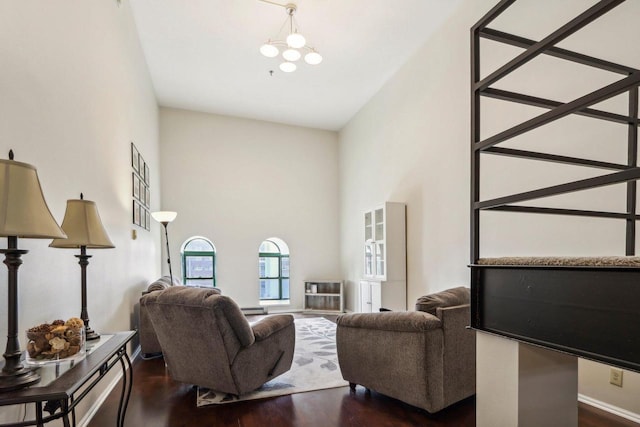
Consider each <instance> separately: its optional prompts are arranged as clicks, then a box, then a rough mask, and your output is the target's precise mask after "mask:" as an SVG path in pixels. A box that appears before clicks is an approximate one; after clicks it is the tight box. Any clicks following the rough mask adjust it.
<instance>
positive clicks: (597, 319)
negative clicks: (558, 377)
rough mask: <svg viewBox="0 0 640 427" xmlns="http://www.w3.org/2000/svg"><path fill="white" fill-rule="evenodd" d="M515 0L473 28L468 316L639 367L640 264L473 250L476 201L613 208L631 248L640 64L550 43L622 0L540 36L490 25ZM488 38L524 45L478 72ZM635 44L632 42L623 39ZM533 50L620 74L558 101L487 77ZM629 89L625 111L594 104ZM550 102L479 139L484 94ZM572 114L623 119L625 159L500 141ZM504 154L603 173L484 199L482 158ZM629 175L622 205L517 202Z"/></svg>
mask: <svg viewBox="0 0 640 427" xmlns="http://www.w3.org/2000/svg"><path fill="white" fill-rule="evenodd" d="M515 2H516V0H502V1H500V2H499V3H498V4H497V5H496V6H495V7H494V8H493V9H491V10H490V11H489V12H488V13H487V14H486V15H485V16H484V17H482V19H480V20H479V21H478V22H477V23H476V24H475V25H474V26H473V27H472V28H471V209H470V211H471V227H470V230H471V254H470V255H471V256H470V258H471V266H470V267H471V288H472V313H471V326H472V327H473V328H475V329H477V330H481V331H486V332H491V333H495V334H499V335H502V336H505V337H509V338H514V339H517V340H520V341H524V342H528V343H532V344H536V345H542V346H545V347H549V348H553V349H556V350H560V351H564V352H567V353H570V354H575V355H578V356H581V357H585V358H589V359H593V360H597V361H601V362H605V363H609V364H613V365H617V366H621V367H624V368H627V369H631V370H635V371H638V372H640V340H639V339H638V337H639V336H640V308H639V304H638V303H639V302H640V268H638V267H637V266H635V267H634V266H629V265H624V262H622V263H621V264H620V265H617V266H606V267H593V266H575V265H574V266H557V265H555V266H540V265H536V266H532V265H485V264H483V263H482V259H481V257H480V212H481V211H483V210H492V211H508V212H523V213H536V214H545V215H569V216H582V217H585V216H586V217H594V218H614V219H619V220H622V221H625V224H626V233H625V235H626V237H625V254H626V255H627V256H629V257H633V256H635V254H636V248H635V240H636V221H637V220H638V219H640V215H639V214H638V213H637V212H636V199H637V184H636V180H638V179H640V167H638V159H637V152H638V124H639V120H638V86H639V85H640V70H638V69H635V68H633V67H629V66H626V65H622V64H616V63H613V62H610V61H606V60H603V59H599V58H595V57H592V56H589V55H584V54H582V53H578V52H573V51H570V50H567V49H562V48H559V47H556V46H555V45H556V44H557V43H559V42H561V41H562V40H564V39H566V38H567V37H569V36H570V35H572V34H574V33H575V32H577V31H579V30H580V29H582V28H584V27H585V26H587V25H589V24H590V23H591V22H593V21H594V20H596V19H598V18H599V17H601V16H602V15H604V14H606V13H607V12H609V11H611V10H612V9H614V8H615V7H617V6H619V5H621V4H622V3H624V2H625V0H601V1H599V2H598V3H596V4H595V5H593V6H592V7H590V8H589V9H587V10H586V11H584V12H583V13H581V14H580V15H578V16H577V17H576V18H574V19H572V20H571V21H570V22H568V23H567V24H565V25H563V26H562V27H560V28H558V29H557V30H556V31H554V32H553V33H551V34H549V35H548V36H547V37H545V38H544V39H542V40H540V41H535V40H530V39H527V38H524V37H520V36H517V35H514V34H508V33H505V32H502V31H498V30H494V29H491V28H488V25H490V24H491V23H492V21H494V20H495V19H496V18H497V17H498V16H500V15H501V14H502V13H503V12H504V11H506V10H507V9H508V8H509V7H510V6H511V5H512V4H514V3H515ZM483 38H484V39H488V40H493V41H495V42H499V43H504V44H507V45H511V46H517V47H520V48H524V49H525V50H524V51H523V52H522V53H520V54H519V55H517V56H516V57H515V58H514V59H512V60H510V61H508V62H507V63H506V64H504V65H502V66H501V67H499V68H498V69H496V70H495V71H493V72H492V73H490V74H488V75H487V76H486V77H484V78H481V75H480V59H481V52H480V40H481V39H483ZM633 48H635V45H634V44H633V43H629V49H633ZM539 55H550V56H553V57H556V58H560V59H563V60H566V61H571V62H574V63H578V64H582V65H584V66H588V67H594V68H597V69H600V70H605V71H608V72H611V73H615V74H619V75H620V76H621V78H620V79H619V80H617V81H616V82H614V83H612V84H609V85H607V86H604V87H601V88H599V89H597V90H595V91H593V92H591V93H589V94H587V95H584V96H581V97H579V98H577V99H574V100H572V101H570V102H566V103H562V102H558V101H556V100H552V99H544V98H540V97H535V96H531V95H525V94H521V93H515V92H510V91H506V90H501V89H497V88H494V87H492V86H493V85H494V84H495V83H497V82H498V81H500V80H501V79H502V78H504V77H506V76H508V75H509V74H510V73H512V72H513V71H515V70H517V69H518V68H519V67H521V66H522V65H524V64H526V63H528V62H529V61H531V60H532V59H534V58H536V57H537V56H539ZM625 92H626V93H628V96H629V106H628V114H627V115H621V114H615V113H611V112H607V111H602V110H598V109H594V108H592V106H593V105H594V104H597V103H599V102H602V101H604V100H607V99H609V98H612V97H614V96H617V95H620V94H622V93H625ZM482 97H489V98H494V99H499V100H502V101H506V102H513V103H519V104H525V105H530V106H536V107H542V108H547V109H548V111H547V112H545V113H543V114H541V115H539V116H537V117H534V118H532V119H530V120H527V121H525V122H523V123H520V124H518V125H516V126H513V127H511V128H509V129H507V130H505V131H503V132H500V133H498V134H495V135H493V136H491V137H488V138H485V139H481V133H480V129H481V114H480V113H481V98H482ZM571 114H577V115H581V116H585V117H589V118H591V119H593V120H606V121H609V122H614V123H618V124H620V125H622V126H626V127H627V128H628V133H627V135H628V136H627V145H628V155H627V162H626V164H617V163H611V162H605V161H597V160H591V159H584V158H580V157H578V156H577V157H571V156H561V155H554V154H548V153H542V152H535V151H528V150H519V149H514V148H504V147H500V146H499V145H500V144H501V143H503V142H505V141H508V140H510V139H512V138H514V137H516V136H519V135H522V134H524V133H526V132H530V131H532V130H534V129H537V128H539V127H541V126H545V125H547V124H549V123H552V122H554V121H556V120H558V119H561V118H563V117H566V116H568V115H571ZM484 155H501V156H510V157H517V158H525V159H531V160H536V161H541V162H559V163H564V164H568V165H576V166H584V167H589V168H600V169H604V170H607V171H608V172H607V173H605V174H604V175H601V176H597V177H595V178H588V179H582V180H578V181H573V182H568V183H565V184H560V185H554V186H551V187H545V188H540V189H537V190H533V191H526V192H522V193H517V194H511V195H508V196H504V197H499V198H495V199H491V200H482V199H481V197H480V159H481V156H484ZM622 183H626V190H627V191H626V210H625V212H606V211H594V210H577V209H559V208H551V207H532V206H523V205H520V204H519V203H522V202H526V201H529V200H533V199H540V198H544V197H549V196H555V195H560V194H565V193H571V192H575V191H581V190H588V189H592V188H597V187H602V186H607V185H613V184H622Z"/></svg>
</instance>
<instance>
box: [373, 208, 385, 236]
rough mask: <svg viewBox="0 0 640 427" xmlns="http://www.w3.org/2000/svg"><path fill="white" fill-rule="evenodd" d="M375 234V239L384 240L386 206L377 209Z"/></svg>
mask: <svg viewBox="0 0 640 427" xmlns="http://www.w3.org/2000/svg"><path fill="white" fill-rule="evenodd" d="M375 221H376V223H375V234H374V237H373V240H375V241H376V242H379V241H381V240H384V208H380V209H376V210H375Z"/></svg>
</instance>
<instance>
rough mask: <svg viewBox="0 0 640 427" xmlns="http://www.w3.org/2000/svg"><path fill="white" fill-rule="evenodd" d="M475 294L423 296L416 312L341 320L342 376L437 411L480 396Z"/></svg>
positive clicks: (338, 338) (458, 292)
mask: <svg viewBox="0 0 640 427" xmlns="http://www.w3.org/2000/svg"><path fill="white" fill-rule="evenodd" d="M469 300H470V298H469V289H468V288H464V287H460V288H455V289H449V290H447V291H443V292H439V293H436V294H432V295H427V296H425V297H421V298H419V299H418V301H417V302H416V310H417V311H413V312H391V311H389V312H382V313H353V314H344V315H341V316H340V317H338V320H337V324H338V327H337V331H336V341H337V347H338V360H339V362H340V369H341V371H342V376H343V378H344V379H345V380H346V381H349V383H350V386H351V388H352V389H355V386H356V384H359V385H362V386H364V387H366V388H367V389H371V390H375V391H377V392H379V393H382V394H384V395H387V396H390V397H393V398H395V399H398V400H401V401H403V402H406V403H409V404H410V405H413V406H417V407H419V408H422V409H426V410H427V411H428V412H431V413H433V412H437V411H439V410H441V409H443V408H445V407H447V406H449V405H451V404H453V403H455V402H458V401H460V400H462V399H464V398H467V397H469V396H472V395H474V394H475V388H476V359H475V354H476V352H475V348H476V345H475V342H476V341H475V332H474V331H472V330H470V329H467V325H469V320H470V317H469V316H470V312H469Z"/></svg>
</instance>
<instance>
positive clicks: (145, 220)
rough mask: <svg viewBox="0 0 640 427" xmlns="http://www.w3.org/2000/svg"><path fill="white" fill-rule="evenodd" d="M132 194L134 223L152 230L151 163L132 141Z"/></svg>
mask: <svg viewBox="0 0 640 427" xmlns="http://www.w3.org/2000/svg"><path fill="white" fill-rule="evenodd" d="M131 169H132V172H131V196H132V199H133V205H132V206H133V210H132V219H131V221H132V222H133V224H134V225H137V226H139V227H141V228H143V229H145V230H148V231H150V230H151V214H150V213H149V209H151V191H150V190H149V182H150V178H151V175H150V171H149V165H147V162H145V161H144V157H142V154H140V151H139V150H138V147H136V145H135V144H134V143H133V142H131Z"/></svg>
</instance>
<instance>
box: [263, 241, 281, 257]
mask: <svg viewBox="0 0 640 427" xmlns="http://www.w3.org/2000/svg"><path fill="white" fill-rule="evenodd" d="M258 252H263V253H273V254H279V253H280V248H278V246H277V245H276V244H275V243H273V242H272V241H271V240H265V241H264V242H262V244H261V245H260V249H258Z"/></svg>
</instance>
